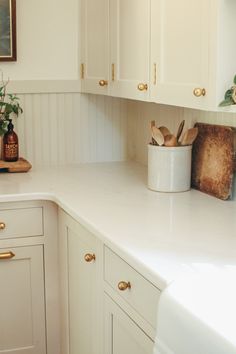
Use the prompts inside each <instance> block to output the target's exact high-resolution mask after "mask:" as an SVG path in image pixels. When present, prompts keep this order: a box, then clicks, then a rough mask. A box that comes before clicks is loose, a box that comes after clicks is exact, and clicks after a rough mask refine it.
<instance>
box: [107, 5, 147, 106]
mask: <svg viewBox="0 0 236 354" xmlns="http://www.w3.org/2000/svg"><path fill="white" fill-rule="evenodd" d="M110 46H111V49H110V53H111V60H110V72H111V83H110V88H109V92H110V95H111V96H118V97H125V98H133V99H139V100H144V101H145V100H148V98H149V57H150V0H128V1H127V0H110Z"/></svg>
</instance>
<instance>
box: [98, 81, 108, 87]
mask: <svg viewBox="0 0 236 354" xmlns="http://www.w3.org/2000/svg"><path fill="white" fill-rule="evenodd" d="M107 84H108V82H107V81H106V80H100V81H99V85H100V86H102V87H103V86H106V85H107Z"/></svg>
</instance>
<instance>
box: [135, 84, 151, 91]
mask: <svg viewBox="0 0 236 354" xmlns="http://www.w3.org/2000/svg"><path fill="white" fill-rule="evenodd" d="M137 89H138V90H139V91H146V90H147V89H148V85H147V84H143V83H140V84H138V86H137Z"/></svg>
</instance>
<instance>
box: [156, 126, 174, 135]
mask: <svg viewBox="0 0 236 354" xmlns="http://www.w3.org/2000/svg"><path fill="white" fill-rule="evenodd" d="M158 129H160V131H161V132H162V134H163V136H164V137H165V136H166V135H170V134H171V132H170V131H169V129H168V128H167V127H164V126H161V127H159V128H158Z"/></svg>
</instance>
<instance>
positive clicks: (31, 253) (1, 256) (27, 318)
mask: <svg viewBox="0 0 236 354" xmlns="http://www.w3.org/2000/svg"><path fill="white" fill-rule="evenodd" d="M0 284H1V290H0V353H2V354H16V353H17V354H45V353H46V339H45V337H46V336H45V299H44V266H43V246H42V245H39V246H26V247H9V248H5V249H4V248H0Z"/></svg>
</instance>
